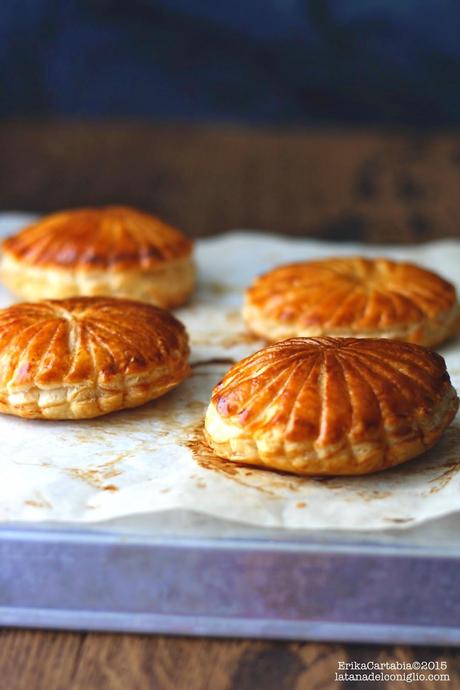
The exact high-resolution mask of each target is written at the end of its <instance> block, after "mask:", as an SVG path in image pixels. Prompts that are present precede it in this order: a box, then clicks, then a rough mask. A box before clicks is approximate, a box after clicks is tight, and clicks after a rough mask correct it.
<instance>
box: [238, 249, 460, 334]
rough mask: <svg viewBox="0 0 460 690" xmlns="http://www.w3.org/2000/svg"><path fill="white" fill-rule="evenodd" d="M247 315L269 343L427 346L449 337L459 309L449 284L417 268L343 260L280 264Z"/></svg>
mask: <svg viewBox="0 0 460 690" xmlns="http://www.w3.org/2000/svg"><path fill="white" fill-rule="evenodd" d="M245 317H246V320H247V322H248V324H249V326H250V327H251V328H252V329H253V330H255V331H256V332H257V333H259V334H260V335H263V336H264V337H267V338H268V339H269V340H271V339H273V340H276V339H278V338H279V337H290V336H295V335H305V336H308V335H313V336H314V335H350V336H353V335H359V336H369V337H373V336H379V335H380V334H382V335H384V336H387V337H396V338H398V337H399V338H401V339H405V340H410V341H413V342H419V343H420V344H430V343H427V342H425V340H426V339H428V340H429V341H430V342H431V340H433V339H434V341H438V340H439V339H443V338H444V337H446V333H445V328H447V329H448V330H449V329H450V328H452V327H453V321H454V320H455V319H456V320H457V321H458V308H457V300H456V293H455V288H454V286H453V285H451V284H450V283H448V282H447V281H445V280H443V279H442V278H441V277H440V276H438V275H436V274H434V273H432V272H430V271H427V270H425V269H423V268H421V267H418V266H415V265H413V264H408V263H398V262H394V261H390V260H387V259H365V258H362V257H350V258H348V257H342V258H332V259H324V260H318V261H310V262H305V263H298V264H290V265H287V266H281V267H279V268H275V269H274V270H272V271H270V272H269V273H266V274H265V275H263V276H261V277H260V278H258V279H256V281H255V282H254V284H253V285H252V287H250V288H249V290H248V291H247V296H246V304H245ZM439 328H441V331H439ZM427 330H430V331H432V332H430V333H428V332H427ZM271 334H272V335H273V336H274V337H271Z"/></svg>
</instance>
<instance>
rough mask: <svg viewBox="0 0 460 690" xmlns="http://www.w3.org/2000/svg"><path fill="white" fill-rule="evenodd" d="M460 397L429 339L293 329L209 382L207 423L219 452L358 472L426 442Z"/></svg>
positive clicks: (300, 467) (301, 468)
mask: <svg viewBox="0 0 460 690" xmlns="http://www.w3.org/2000/svg"><path fill="white" fill-rule="evenodd" d="M446 396H447V397H446ZM457 405H458V401H457V396H456V393H455V391H454V389H453V388H452V386H451V384H450V380H449V376H448V374H447V372H446V368H445V363H444V360H443V358H442V357H441V356H440V355H437V354H435V353H433V352H429V351H428V350H425V349H424V348H421V347H418V346H416V345H410V344H408V343H403V342H398V341H392V340H371V339H354V338H327V337H323V338H294V339H291V340H286V341H283V342H280V343H277V344H275V345H271V346H269V347H267V348H264V349H263V350H261V351H259V352H257V353H256V354H254V355H252V356H251V357H248V358H247V359H245V360H243V361H241V362H239V363H237V364H236V365H235V366H234V367H232V368H231V369H230V371H229V372H228V373H227V375H226V376H225V377H224V379H223V381H222V382H221V383H219V384H218V385H217V386H216V387H215V389H214V391H213V395H212V399H211V405H210V408H211V409H210V410H209V411H208V418H207V425H206V427H207V435H208V439H209V440H210V442H211V445H213V447H214V448H215V449H216V450H217V451H218V452H219V451H222V450H225V448H224V446H225V445H226V444H227V446H228V447H227V448H226V451H227V453H228V452H230V453H232V445H233V450H235V455H234V457H233V459H238V457H237V455H238V453H239V452H240V453H241V455H240V458H239V459H240V460H243V461H249V462H255V464H266V465H269V466H270V465H271V466H275V467H279V468H281V469H288V470H291V471H298V472H299V473H309V471H311V473H316V472H319V473H326V474H327V473H329V470H330V469H332V472H331V473H335V474H352V473H355V472H360V471H363V472H366V471H375V470H376V469H382V468H383V467H386V466H390V465H393V464H397V463H398V462H402V461H403V460H405V459H408V458H407V456H406V451H407V450H408V449H409V450H410V451H411V453H410V454H409V455H410V457H412V456H413V454H414V453H412V451H413V450H414V448H417V449H418V450H417V452H421V451H422V450H424V449H425V448H427V447H429V446H430V445H432V443H433V442H434V440H433V439H434V437H436V438H437V437H438V435H439V433H440V429H441V430H442V429H443V428H444V427H445V425H446V423H448V422H450V421H451V418H452V416H453V415H454V414H455V411H456V409H457ZM446 415H447V416H446ZM446 420H448V421H446ZM208 422H209V424H208ZM215 431H216V432H217V433H214V432H215ZM219 435H220V438H219ZM225 437H226V441H225V442H224V438H225ZM220 443H222V445H220ZM398 444H399V449H398ZM245 453H247V457H245ZM415 454H417V453H415ZM225 457H231V456H230V455H228V454H227V455H225ZM231 459H232V458H231ZM329 464H330V466H329Z"/></svg>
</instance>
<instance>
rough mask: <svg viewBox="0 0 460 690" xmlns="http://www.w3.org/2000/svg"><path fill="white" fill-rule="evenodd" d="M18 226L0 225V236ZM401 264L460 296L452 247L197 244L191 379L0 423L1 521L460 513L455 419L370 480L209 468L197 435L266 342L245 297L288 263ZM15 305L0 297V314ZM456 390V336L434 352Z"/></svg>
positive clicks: (269, 519) (409, 521)
mask: <svg viewBox="0 0 460 690" xmlns="http://www.w3.org/2000/svg"><path fill="white" fill-rule="evenodd" d="M25 220H28V219H27V218H25V217H24V216H17V215H12V214H8V215H6V214H4V215H3V216H0V234H1V235H6V234H8V233H10V232H13V231H16V230H17V229H18V228H20V227H21V226H22V224H23V223H24V221H25ZM355 253H360V254H364V255H368V256H373V255H387V256H391V257H394V258H400V259H410V260H412V261H416V262H418V263H420V264H422V265H424V266H427V267H428V268H432V269H435V270H436V271H438V272H440V273H441V274H442V275H444V276H445V277H446V278H448V279H449V280H451V281H453V282H454V283H456V284H457V287H458V288H459V289H460V242H456V241H440V242H434V243H430V244H426V245H421V246H416V247H414V246H413V247H389V246H387V247H372V248H371V247H367V246H362V245H357V244H353V245H351V244H329V243H324V242H317V241H310V240H305V239H287V238H281V237H276V236H273V235H266V234H260V233H249V232H237V233H231V234H227V235H223V236H219V237H216V238H212V239H206V240H201V241H200V242H198V246H197V260H198V266H199V276H200V285H199V289H198V292H197V294H196V295H195V297H194V298H193V300H192V302H191V303H190V305H189V306H187V307H186V308H183V309H180V310H178V311H177V316H178V317H179V318H180V319H182V320H183V321H184V323H185V324H186V326H187V328H188V330H189V333H190V337H191V344H192V363H193V371H194V375H193V377H192V378H191V379H189V380H188V381H187V382H185V383H184V384H183V385H181V386H179V388H177V389H176V390H175V391H173V392H172V393H170V394H168V395H166V396H165V397H163V398H160V399H159V400H157V401H154V402H152V403H150V404H148V405H145V406H144V407H141V408H137V409H133V410H126V411H122V412H117V413H114V414H111V415H108V416H106V417H100V418H98V419H95V420H88V421H78V422H49V421H47V422H40V421H29V420H22V419H18V418H15V417H9V416H5V415H0V438H1V443H0V520H3V521H23V520H26V521H57V522H67V523H69V522H75V523H90V522H96V521H101V520H108V519H112V518H119V517H122V516H128V515H133V514H139V513H146V514H149V513H152V512H156V511H165V510H171V509H186V510H187V509H188V510H193V511H195V512H200V513H203V514H207V515H212V516H215V517H218V518H221V519H227V520H234V521H239V522H243V523H247V524H252V525H258V526H266V527H267V526H269V527H285V528H315V529H368V530H369V529H375V530H383V529H388V528H394V527H408V526H413V525H415V524H417V523H421V522H422V521H425V520H427V519H429V518H434V517H438V516H441V515H446V514H448V513H453V512H455V511H457V510H458V508H460V419H459V418H457V419H456V420H455V421H454V423H453V424H452V426H451V427H450V428H449V429H448V430H447V431H446V433H445V435H444V437H443V438H442V440H441V441H440V442H439V443H438V444H437V445H436V447H435V448H433V449H432V450H431V451H429V452H428V453H426V454H424V455H423V456H421V457H420V458H418V459H416V460H414V461H411V462H409V463H407V464H406V465H403V466H401V467H399V468H396V469H393V470H389V471H387V472H384V473H381V474H378V475H372V476H369V477H355V478H326V479H310V478H308V479H303V478H298V477H294V476H288V475H284V474H279V473H276V472H270V471H266V470H259V469H255V468H249V467H239V466H235V465H233V464H231V463H228V462H219V461H218V462H216V459H215V458H214V457H213V456H212V454H211V453H209V452H207V451H206V447H205V446H204V445H203V444H202V442H201V436H200V427H201V423H202V419H203V414H204V411H205V409H206V406H207V403H208V401H209V396H210V392H211V389H212V387H213V386H214V385H215V383H216V382H217V381H218V380H219V379H220V378H221V377H222V375H223V374H224V373H225V371H226V370H227V369H228V367H229V366H230V364H231V362H232V361H236V360H238V359H240V358H241V357H243V356H246V355H248V354H250V353H251V352H254V351H255V350H257V349H259V347H261V345H262V343H260V342H259V341H257V340H254V338H252V337H251V336H249V335H248V334H247V332H246V330H245V327H244V324H243V322H242V320H241V317H240V307H241V302H242V292H243V289H244V287H245V286H247V285H248V284H249V283H250V282H251V280H252V279H253V278H254V276H256V275H257V274H259V273H261V272H262V271H265V270H267V269H269V268H271V267H273V266H275V265H278V264H281V263H283V262H287V261H293V260H301V259H308V258H311V257H319V256H327V255H333V254H335V255H337V254H342V255H345V254H355ZM12 301H14V298H13V297H12V296H11V295H10V294H8V292H7V291H6V290H5V289H4V288H1V287H0V306H7V305H8V304H10V303H11V302H12ZM441 353H442V354H443V355H444V357H445V358H446V360H447V365H448V369H449V372H450V375H451V378H452V381H453V383H454V385H456V386H457V388H458V387H459V386H460V338H458V339H457V340H456V341H454V342H452V343H449V344H448V345H447V346H446V347H445V348H442V349H441Z"/></svg>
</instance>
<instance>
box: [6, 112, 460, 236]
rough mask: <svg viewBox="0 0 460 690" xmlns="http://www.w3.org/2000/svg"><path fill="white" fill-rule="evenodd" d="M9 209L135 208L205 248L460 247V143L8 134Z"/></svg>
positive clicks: (364, 136)
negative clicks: (294, 239)
mask: <svg viewBox="0 0 460 690" xmlns="http://www.w3.org/2000/svg"><path fill="white" fill-rule="evenodd" d="M0 151H1V156H0V181H1V184H0V208H2V209H10V210H14V209H16V210H27V211H52V210H55V209H61V208H66V207H72V206H78V205H83V204H103V203H113V202H116V203H119V202H122V203H129V204H133V205H138V206H141V207H143V208H145V209H146V210H151V211H155V212H157V213H159V214H160V215H163V216H164V217H165V218H166V219H168V220H170V221H171V222H173V223H176V224H177V225H178V226H179V227H181V228H183V229H184V230H186V231H187V232H188V233H190V234H192V235H195V236H201V235H206V234H213V233H216V232H222V231H225V230H230V229H234V228H246V229H247V228H253V229H255V228H258V229H263V230H271V231H276V232H283V233H290V234H308V235H313V236H316V237H321V238H327V239H333V240H345V239H354V240H365V241H369V242H419V241H424V240H427V239H429V238H432V237H445V236H449V237H456V236H458V234H459V226H458V220H457V219H458V217H459V214H460V194H458V188H459V184H460V135H458V134H449V133H447V134H442V133H441V134H435V133H424V134H420V133H417V134H413V133H409V134H404V133H372V132H356V131H350V132H336V131H327V130H326V131H325V130H316V131H297V132H296V131H276V130H265V129H264V130H231V129H227V130H222V129H218V128H214V129H213V128H200V127H179V126H177V127H171V126H169V127H167V126H163V127H161V126H153V125H149V124H147V123H137V124H135V123H131V124H130V123H118V124H116V123H115V124H113V123H112V124H104V123H67V124H59V123H56V124H47V123H43V124H29V125H20V124H3V125H1V126H0Z"/></svg>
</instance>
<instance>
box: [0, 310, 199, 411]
mask: <svg viewBox="0 0 460 690" xmlns="http://www.w3.org/2000/svg"><path fill="white" fill-rule="evenodd" d="M189 374H190V367H189V364H188V338H187V334H186V332H185V329H184V327H183V325H182V324H181V323H180V322H179V321H178V320H177V319H175V318H174V317H173V316H172V315H171V314H169V313H168V312H166V311H164V310H163V309H159V308H158V307H154V306H152V305H148V304H143V303H140V302H133V301H129V300H120V299H112V298H96V297H78V298H73V299H68V300H60V301H58V300H54V301H48V302H34V303H22V304H15V305H13V306H11V307H8V308H7V309H1V310H0V412H3V413H6V414H13V415H18V416H20V417H30V418H37V419H40V418H45V419H81V418H88V417H97V416H99V415H102V414H106V413H107V412H112V411H113V410H120V409H123V408H126V407H134V406H136V405H142V404H143V403H145V402H147V401H148V400H152V399H154V398H157V397H158V396H160V395H163V394H164V393H166V392H167V391H169V390H170V389H171V388H174V386H176V385H177V384H178V383H180V382H181V381H182V380H183V379H185V378H186V377H187V376H189Z"/></svg>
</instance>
